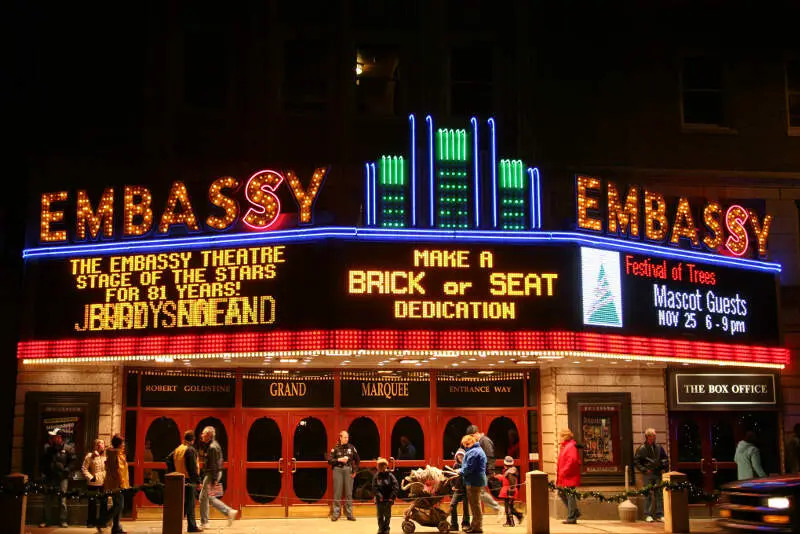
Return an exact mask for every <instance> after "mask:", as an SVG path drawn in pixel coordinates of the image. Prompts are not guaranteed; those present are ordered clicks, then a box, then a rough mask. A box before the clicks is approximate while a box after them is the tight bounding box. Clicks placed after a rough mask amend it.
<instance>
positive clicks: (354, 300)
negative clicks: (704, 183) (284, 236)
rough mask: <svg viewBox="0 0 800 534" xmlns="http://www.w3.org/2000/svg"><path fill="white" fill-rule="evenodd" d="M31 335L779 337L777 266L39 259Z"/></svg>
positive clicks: (354, 251) (301, 247)
mask: <svg viewBox="0 0 800 534" xmlns="http://www.w3.org/2000/svg"><path fill="white" fill-rule="evenodd" d="M26 268H27V277H26V280H27V282H28V289H27V290H28V292H29V295H30V297H29V298H28V299H27V300H26V304H27V305H28V306H29V307H30V309H29V310H28V311H29V313H28V314H27V316H28V317H29V318H30V320H29V321H28V324H27V325H26V326H27V328H26V331H25V333H24V337H25V339H69V338H72V339H91V338H95V337H100V338H113V337H130V336H165V337H169V336H171V335H180V334H190V333H191V334H194V333H202V332H229V333H235V332H249V331H259V332H263V331H271V330H282V331H313V330H395V331H398V330H399V331H409V330H426V331H470V332H476V331H504V332H517V331H559V330H565V331H599V332H607V333H614V334H624V335H637V336H646V337H654V338H686V339H696V340H707V341H718V342H727V343H738V344H749V343H752V344H760V345H775V344H777V341H778V331H777V299H776V285H775V280H774V277H773V275H771V274H768V273H762V272H758V271H750V270H742V269H734V268H729V267H721V266H718V265H711V264H700V263H695V262H692V261H690V260H688V261H687V260H677V259H663V258H658V257H656V256H645V255H640V254H632V253H627V252H624V251H614V250H601V249H595V248H588V247H576V246H574V245H567V244H565V245H538V244H532V245H510V244H496V243H487V244H452V243H412V242H364V241H350V240H332V239H329V240H315V241H307V242H300V243H287V244H281V245H271V246H249V247H239V248H208V249H204V248H196V249H190V250H177V251H173V252H164V253H160V252H154V253H146V252H137V253H131V254H110V255H97V256H79V257H73V258H64V257H57V258H41V259H31V260H29V261H28V262H27V264H26Z"/></svg>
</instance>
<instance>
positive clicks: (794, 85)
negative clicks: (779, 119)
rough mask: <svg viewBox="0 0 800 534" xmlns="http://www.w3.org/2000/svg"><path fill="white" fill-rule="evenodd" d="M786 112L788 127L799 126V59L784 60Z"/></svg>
mask: <svg viewBox="0 0 800 534" xmlns="http://www.w3.org/2000/svg"><path fill="white" fill-rule="evenodd" d="M786 106H787V109H786V112H787V113H788V115H789V128H800V60H797V59H794V60H790V61H787V62H786Z"/></svg>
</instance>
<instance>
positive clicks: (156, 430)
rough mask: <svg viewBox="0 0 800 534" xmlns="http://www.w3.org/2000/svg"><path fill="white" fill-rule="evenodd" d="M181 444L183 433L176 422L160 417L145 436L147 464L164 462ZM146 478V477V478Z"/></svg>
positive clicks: (144, 458) (145, 458)
mask: <svg viewBox="0 0 800 534" xmlns="http://www.w3.org/2000/svg"><path fill="white" fill-rule="evenodd" d="M180 444H181V433H180V431H179V430H178V425H176V424H175V421H173V420H172V419H169V418H168V417H159V418H158V419H156V420H155V421H153V422H152V423H150V427H149V428H148V429H147V434H145V436H144V457H143V458H142V459H143V460H144V461H145V462H163V461H165V459H166V458H167V455H168V454H169V453H171V452H172V451H174V450H175V448H176V447H177V446H178V445H180ZM145 478H146V477H145Z"/></svg>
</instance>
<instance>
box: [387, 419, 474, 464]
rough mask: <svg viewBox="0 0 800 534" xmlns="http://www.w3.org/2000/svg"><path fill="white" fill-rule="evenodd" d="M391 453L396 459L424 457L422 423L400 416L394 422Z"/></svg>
mask: <svg viewBox="0 0 800 534" xmlns="http://www.w3.org/2000/svg"><path fill="white" fill-rule="evenodd" d="M462 436H463V435H462ZM392 455H393V456H394V457H395V458H396V459H398V460H422V459H423V458H425V433H424V432H423V430H422V425H420V424H419V422H418V421H417V420H416V419H414V418H413V417H401V418H400V419H398V420H397V422H396V423H395V424H394V428H393V429H392ZM445 459H449V458H445Z"/></svg>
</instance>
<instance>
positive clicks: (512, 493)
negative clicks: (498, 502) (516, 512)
mask: <svg viewBox="0 0 800 534" xmlns="http://www.w3.org/2000/svg"><path fill="white" fill-rule="evenodd" d="M497 478H498V479H499V480H500V482H502V483H503V486H502V487H501V488H500V495H499V497H500V498H501V499H513V498H514V497H516V496H517V489H519V488H517V484H518V480H519V478H518V473H517V468H516V467H514V466H513V465H512V466H511V467H507V468H506V470H505V471H503V474H502V475H497Z"/></svg>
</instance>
